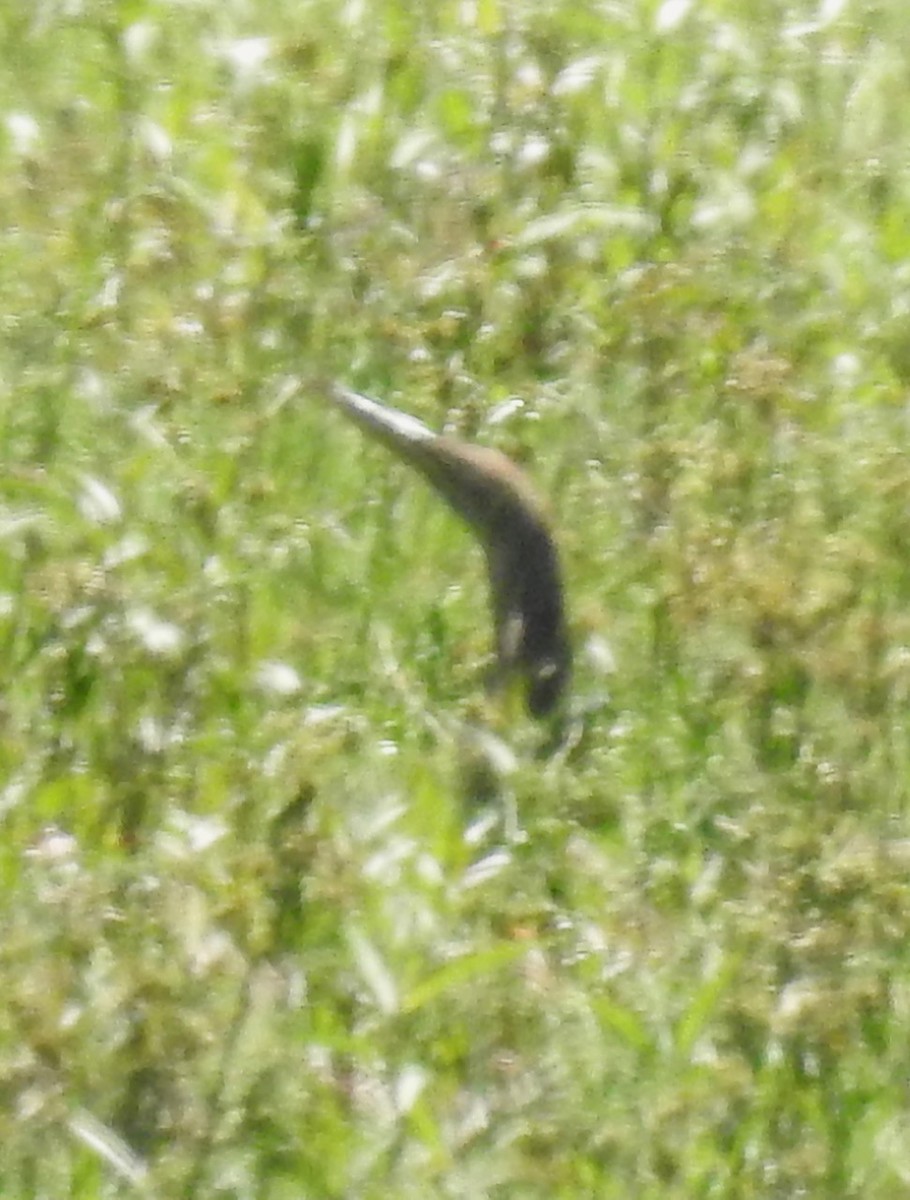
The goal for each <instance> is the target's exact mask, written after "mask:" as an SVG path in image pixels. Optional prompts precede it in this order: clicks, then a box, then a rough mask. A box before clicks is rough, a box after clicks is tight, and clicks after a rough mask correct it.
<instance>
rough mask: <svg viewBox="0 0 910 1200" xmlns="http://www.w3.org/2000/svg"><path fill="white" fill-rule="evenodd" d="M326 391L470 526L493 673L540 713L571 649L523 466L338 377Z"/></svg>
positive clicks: (558, 583) (556, 691) (549, 548)
mask: <svg viewBox="0 0 910 1200" xmlns="http://www.w3.org/2000/svg"><path fill="white" fill-rule="evenodd" d="M327 395H328V397H329V399H331V400H332V401H333V402H334V403H335V404H336V405H337V407H338V408H340V409H341V410H342V411H343V412H344V413H346V414H347V416H349V417H351V418H352V419H353V420H354V421H355V422H356V423H357V424H358V425H360V426H361V427H362V428H364V429H365V430H367V431H368V432H369V433H370V434H372V435H373V436H374V437H375V438H377V439H378V440H379V441H380V442H382V443H383V444H384V445H386V446H388V447H389V449H390V450H392V452H393V453H394V454H395V455H396V456H397V457H398V458H400V459H401V460H402V461H403V462H406V463H407V464H408V465H409V466H412V467H414V468H415V469H416V470H417V471H419V472H420V473H421V475H423V477H424V478H425V479H426V480H428V482H429V483H431V484H432V485H433V487H434V488H435V489H436V490H437V492H439V494H440V495H441V496H442V497H443V498H444V499H445V500H446V501H447V502H448V503H449V505H450V506H451V508H452V509H454V511H455V512H456V513H457V514H458V515H459V516H460V517H461V518H462V519H463V520H464V521H465V522H467V524H468V525H469V526H470V528H471V530H472V531H473V532H474V534H475V535H476V537H477V538H478V540H479V541H480V544H481V545H482V547H483V550H484V553H485V555H486V560H487V570H488V573H489V577H490V591H491V596H492V606H493V623H494V628H495V637H496V657H497V662H498V675H499V677H500V679H501V680H503V681H504V680H506V679H508V678H509V677H512V676H518V677H519V678H521V679H522V680H523V681H524V684H525V689H526V696H527V705H528V708H529V710H530V711H531V713H532V714H533V715H534V716H536V717H539V716H544V715H545V714H546V713H548V712H549V711H550V710H551V709H552V708H553V707H554V706H555V705H556V703H557V702H558V700H559V699H560V696H561V695H562V693H563V690H564V688H565V686H566V683H567V681H568V677H569V672H570V669H571V662H572V654H571V649H570V646H569V638H568V634H567V631H566V619H565V610H564V605H563V590H562V579H561V574H560V568H559V557H558V555H557V552H556V546H555V545H554V542H553V537H552V535H551V533H550V530H549V527H548V524H547V521H546V519H545V517H544V514H543V510H542V507H541V504H540V502H539V501H538V499H537V497H536V496H535V494H534V491H533V489H532V487H531V485H530V483H529V481H528V479H527V477H526V476H525V474H524V473H523V472H522V471H521V470H520V469H519V468H518V467H517V466H516V465H515V463H513V462H512V460H511V459H509V458H507V457H506V456H505V455H504V454H501V453H500V452H499V451H498V450H492V449H490V448H488V447H485V446H474V445H471V444H469V443H467V442H462V441H459V440H458V439H457V438H453V437H447V436H445V435H439V434H435V433H433V431H432V430H431V429H429V428H428V427H427V426H426V425H424V424H423V423H422V422H421V421H418V420H417V419H416V418H415V417H411V416H408V415H407V414H405V413H402V412H398V411H397V409H393V408H386V407H385V406H384V405H382V404H379V403H377V402H376V401H375V400H370V399H369V398H368V397H366V396H361V395H358V393H357V392H352V391H351V390H350V389H349V388H346V387H343V386H342V385H340V384H332V385H330V386H329V387H328V389H327Z"/></svg>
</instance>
